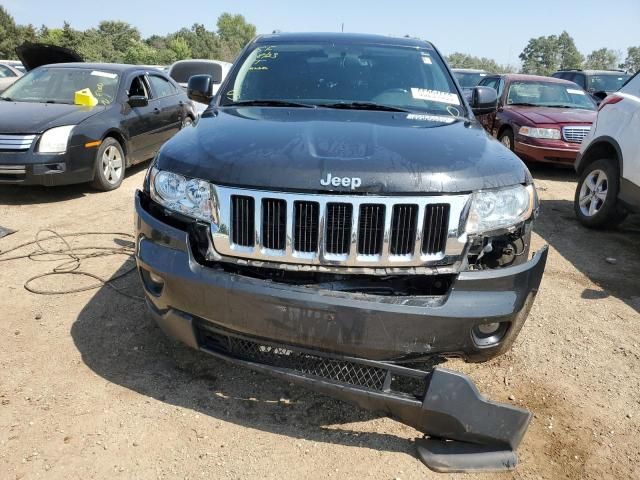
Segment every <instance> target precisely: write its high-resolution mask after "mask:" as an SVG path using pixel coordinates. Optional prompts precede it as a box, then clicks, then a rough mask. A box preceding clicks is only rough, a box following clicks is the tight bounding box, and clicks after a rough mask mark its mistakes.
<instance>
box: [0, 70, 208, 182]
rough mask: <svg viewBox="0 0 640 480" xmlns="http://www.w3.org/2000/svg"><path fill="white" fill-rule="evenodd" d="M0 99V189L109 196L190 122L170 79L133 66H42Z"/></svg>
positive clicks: (188, 105)
mask: <svg viewBox="0 0 640 480" xmlns="http://www.w3.org/2000/svg"><path fill="white" fill-rule="evenodd" d="M0 99H1V100H2V101H0V183H12V184H22V185H63V184H70V183H82V182H91V183H92V185H93V186H94V187H95V188H97V189H99V190H113V189H115V188H118V187H119V186H120V184H121V183H122V180H123V178H124V171H125V169H126V168H127V167H128V166H131V165H134V164H136V163H139V162H142V161H144V160H148V159H150V158H152V157H153V156H154V155H155V154H156V152H157V151H158V150H159V149H160V146H161V145H162V144H163V143H164V142H165V141H166V140H168V139H169V138H171V137H172V136H173V135H174V134H175V133H176V132H177V131H178V130H180V129H181V128H182V127H184V126H186V125H188V124H190V123H191V122H192V121H193V119H194V118H195V110H194V105H193V102H191V101H190V100H189V99H188V98H187V96H186V94H185V93H184V92H183V90H182V89H181V88H180V87H179V86H178V84H177V83H175V81H173V80H172V79H171V78H169V77H168V76H167V75H165V74H164V73H162V72H159V71H152V70H149V69H145V68H143V67H136V66H132V65H113V64H90V63H82V62H77V63H61V64H55V65H45V66H41V67H38V68H35V69H34V70H31V71H30V72H29V73H27V74H26V75H25V76H23V77H22V78H21V79H20V80H18V81H17V82H16V83H15V84H13V85H12V86H11V87H9V88H8V89H7V90H5V91H4V92H3V93H2V96H1V97H0Z"/></svg>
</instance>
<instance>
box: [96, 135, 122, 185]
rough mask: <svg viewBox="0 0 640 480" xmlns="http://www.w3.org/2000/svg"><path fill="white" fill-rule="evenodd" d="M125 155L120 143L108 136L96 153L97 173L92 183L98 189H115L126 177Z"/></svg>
mask: <svg viewBox="0 0 640 480" xmlns="http://www.w3.org/2000/svg"><path fill="white" fill-rule="evenodd" d="M124 171H125V157H124V151H123V150H122V146H121V145H120V143H119V142H118V141H117V140H116V139H115V138H111V137H107V138H105V139H104V141H103V142H102V143H101V144H100V147H99V148H98V152H97V154H96V164H95V175H94V178H93V182H91V185H92V186H93V187H94V188H96V189H97V190H101V191H103V192H107V191H109V190H115V189H116V188H118V187H119V186H120V184H121V183H122V180H123V179H124Z"/></svg>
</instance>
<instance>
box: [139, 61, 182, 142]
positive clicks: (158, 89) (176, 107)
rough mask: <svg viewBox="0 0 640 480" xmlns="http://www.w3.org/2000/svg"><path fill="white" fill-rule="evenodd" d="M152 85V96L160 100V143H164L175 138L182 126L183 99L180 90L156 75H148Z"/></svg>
mask: <svg viewBox="0 0 640 480" xmlns="http://www.w3.org/2000/svg"><path fill="white" fill-rule="evenodd" d="M147 78H148V79H149V83H150V85H151V90H152V94H153V96H154V97H155V98H157V99H158V100H159V103H160V106H159V108H160V115H159V117H160V118H159V120H160V121H161V123H162V127H161V128H162V130H161V132H160V134H159V140H160V143H161V144H162V143H164V142H166V141H167V140H169V139H170V138H171V137H173V136H174V135H175V134H176V133H177V132H178V130H180V126H181V125H182V117H183V105H184V102H183V101H182V97H181V96H179V95H178V90H177V89H176V88H175V87H174V86H173V84H172V83H171V82H170V81H169V80H167V79H166V78H164V77H162V76H161V75H157V74H155V73H149V74H148V75H147Z"/></svg>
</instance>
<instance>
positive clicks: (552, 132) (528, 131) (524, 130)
mask: <svg viewBox="0 0 640 480" xmlns="http://www.w3.org/2000/svg"><path fill="white" fill-rule="evenodd" d="M518 133H519V134H520V135H523V136H525V137H532V138H546V139H547V140H560V130H559V129H557V128H534V127H520V130H519V131H518Z"/></svg>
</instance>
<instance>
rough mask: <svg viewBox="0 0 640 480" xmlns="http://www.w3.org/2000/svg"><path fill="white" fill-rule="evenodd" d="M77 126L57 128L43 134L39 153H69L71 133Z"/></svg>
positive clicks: (39, 144)
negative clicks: (68, 146)
mask: <svg viewBox="0 0 640 480" xmlns="http://www.w3.org/2000/svg"><path fill="white" fill-rule="evenodd" d="M73 127H75V125H65V126H64V127H55V128H51V129H49V130H47V131H46V132H44V133H43V134H42V137H41V138H40V143H38V153H64V152H66V151H67V145H68V144H69V138H70V137H71V131H72V130H73Z"/></svg>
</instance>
